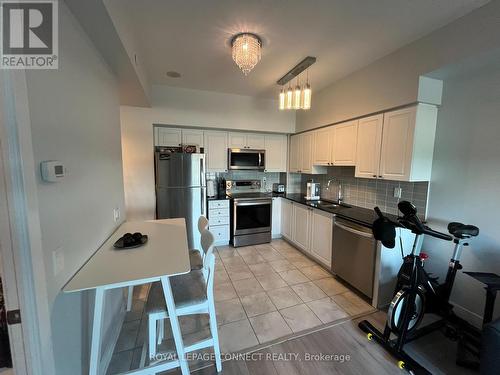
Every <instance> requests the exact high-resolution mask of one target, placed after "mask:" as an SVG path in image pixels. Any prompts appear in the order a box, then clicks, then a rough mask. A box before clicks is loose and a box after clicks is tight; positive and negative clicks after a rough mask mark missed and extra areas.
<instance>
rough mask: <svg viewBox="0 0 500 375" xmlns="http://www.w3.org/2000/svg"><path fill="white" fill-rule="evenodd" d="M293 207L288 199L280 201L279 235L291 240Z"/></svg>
mask: <svg viewBox="0 0 500 375" xmlns="http://www.w3.org/2000/svg"><path fill="white" fill-rule="evenodd" d="M292 223H293V205H292V202H290V201H289V200H288V199H282V200H281V235H282V236H283V237H286V238H288V239H289V240H292Z"/></svg>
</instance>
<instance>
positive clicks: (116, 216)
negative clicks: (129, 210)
mask: <svg viewBox="0 0 500 375" xmlns="http://www.w3.org/2000/svg"><path fill="white" fill-rule="evenodd" d="M120 216H121V213H120V209H119V208H114V209H113V220H114V221H115V223H116V222H117V221H119V220H120Z"/></svg>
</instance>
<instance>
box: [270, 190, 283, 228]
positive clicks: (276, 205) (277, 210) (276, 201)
mask: <svg viewBox="0 0 500 375" xmlns="http://www.w3.org/2000/svg"><path fill="white" fill-rule="evenodd" d="M271 236H272V238H279V237H281V198H280V197H274V198H273V217H272V224H271Z"/></svg>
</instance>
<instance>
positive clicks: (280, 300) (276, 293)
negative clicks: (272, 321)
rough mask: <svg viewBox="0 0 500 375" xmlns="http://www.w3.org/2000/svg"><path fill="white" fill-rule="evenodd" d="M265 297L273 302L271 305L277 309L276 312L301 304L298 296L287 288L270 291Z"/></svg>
mask: <svg viewBox="0 0 500 375" xmlns="http://www.w3.org/2000/svg"><path fill="white" fill-rule="evenodd" d="M267 295H268V296H269V298H271V301H273V304H274V305H275V306H276V307H277V308H278V310H281V309H285V308H287V307H291V306H295V305H299V304H301V303H302V300H301V299H300V298H299V296H298V295H297V294H296V293H295V292H294V291H293V290H292V288H290V287H289V286H286V287H284V288H280V289H274V290H270V291H268V292H267Z"/></svg>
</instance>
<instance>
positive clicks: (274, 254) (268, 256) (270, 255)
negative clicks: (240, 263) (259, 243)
mask: <svg viewBox="0 0 500 375" xmlns="http://www.w3.org/2000/svg"><path fill="white" fill-rule="evenodd" d="M259 254H260V255H261V256H262V257H263V258H264V259H265V260H267V261H268V262H272V261H273V260H282V259H285V258H284V257H283V255H281V254H280V253H279V252H278V251H277V250H275V249H271V250H269V251H261V252H260V253H259Z"/></svg>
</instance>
